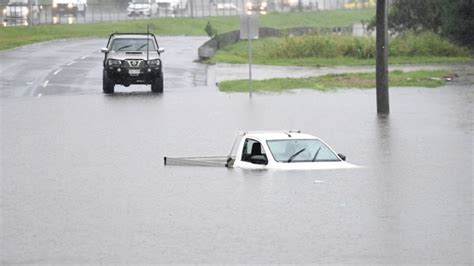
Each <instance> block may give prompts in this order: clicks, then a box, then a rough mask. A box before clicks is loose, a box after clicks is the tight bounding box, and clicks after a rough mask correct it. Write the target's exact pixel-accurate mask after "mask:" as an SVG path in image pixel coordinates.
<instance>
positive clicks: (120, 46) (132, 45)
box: [110, 38, 157, 51]
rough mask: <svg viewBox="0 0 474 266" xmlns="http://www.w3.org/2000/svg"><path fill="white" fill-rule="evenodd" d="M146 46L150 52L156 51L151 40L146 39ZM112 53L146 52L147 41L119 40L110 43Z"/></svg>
mask: <svg viewBox="0 0 474 266" xmlns="http://www.w3.org/2000/svg"><path fill="white" fill-rule="evenodd" d="M148 46H149V48H148V49H149V50H150V51H154V50H157V49H156V47H155V43H154V42H153V40H151V39H148ZM110 50H112V51H146V50H147V39H126V38H120V39H115V40H113V41H112V45H111V46H110Z"/></svg>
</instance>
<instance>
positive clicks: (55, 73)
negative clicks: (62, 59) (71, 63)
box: [53, 68, 62, 76]
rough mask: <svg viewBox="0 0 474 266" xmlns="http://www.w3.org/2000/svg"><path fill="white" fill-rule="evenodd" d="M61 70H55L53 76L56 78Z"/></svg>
mask: <svg viewBox="0 0 474 266" xmlns="http://www.w3.org/2000/svg"><path fill="white" fill-rule="evenodd" d="M61 70H62V68H60V69H58V70H56V72H54V73H53V75H55V76H56V75H57V74H58V73H59V72H61Z"/></svg>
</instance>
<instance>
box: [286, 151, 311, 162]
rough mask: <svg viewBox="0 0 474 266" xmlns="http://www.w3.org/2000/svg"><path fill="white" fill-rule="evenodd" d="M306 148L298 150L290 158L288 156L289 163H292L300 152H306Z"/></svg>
mask: <svg viewBox="0 0 474 266" xmlns="http://www.w3.org/2000/svg"><path fill="white" fill-rule="evenodd" d="M305 150H306V148H303V149H301V150H299V151H297V152H296V153H295V154H293V155H291V156H290V158H288V161H286V162H287V163H291V161H293V159H294V158H295V157H296V156H298V155H299V154H300V153H302V152H304V151H305Z"/></svg>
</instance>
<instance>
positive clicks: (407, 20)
mask: <svg viewBox="0 0 474 266" xmlns="http://www.w3.org/2000/svg"><path fill="white" fill-rule="evenodd" d="M449 2H451V1H450V0H396V1H394V2H393V5H392V6H391V8H390V13H389V15H388V21H389V28H390V29H391V30H392V31H395V32H404V31H407V30H410V31H414V32H417V31H423V30H430V31H434V32H436V33H439V32H440V30H441V24H442V21H441V13H442V9H443V8H444V7H445V5H446V4H447V3H449Z"/></svg>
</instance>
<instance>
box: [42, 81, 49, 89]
mask: <svg viewBox="0 0 474 266" xmlns="http://www.w3.org/2000/svg"><path fill="white" fill-rule="evenodd" d="M48 83H49V80H47V81H45V82H44V84H43V88H46V86H48Z"/></svg>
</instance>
